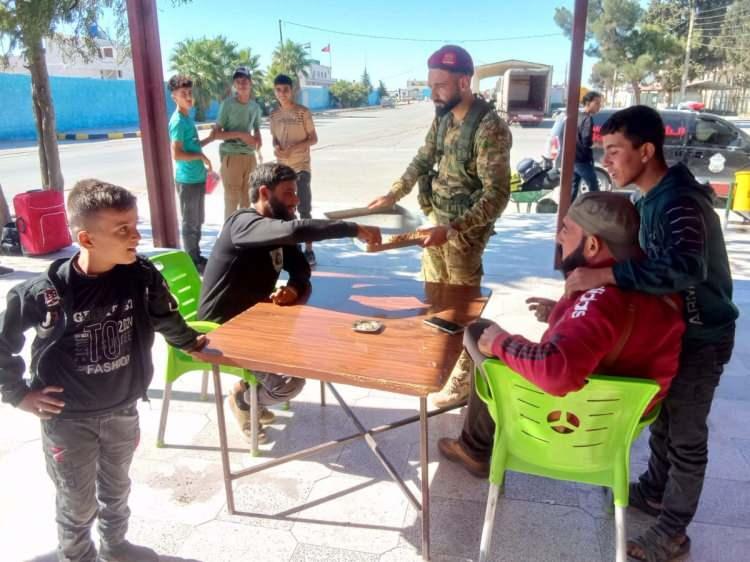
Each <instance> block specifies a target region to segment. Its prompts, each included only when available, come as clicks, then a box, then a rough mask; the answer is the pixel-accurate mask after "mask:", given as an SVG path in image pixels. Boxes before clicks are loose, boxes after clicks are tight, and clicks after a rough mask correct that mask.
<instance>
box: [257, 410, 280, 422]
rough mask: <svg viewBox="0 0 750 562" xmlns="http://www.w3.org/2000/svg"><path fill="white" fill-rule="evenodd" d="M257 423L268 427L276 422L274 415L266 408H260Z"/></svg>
mask: <svg viewBox="0 0 750 562" xmlns="http://www.w3.org/2000/svg"><path fill="white" fill-rule="evenodd" d="M258 421H260V423H262V424H263V425H268V424H271V423H273V422H274V421H276V414H274V413H273V412H272V411H271V410H269V409H268V408H266V407H265V406H261V407H260V415H259V416H258Z"/></svg>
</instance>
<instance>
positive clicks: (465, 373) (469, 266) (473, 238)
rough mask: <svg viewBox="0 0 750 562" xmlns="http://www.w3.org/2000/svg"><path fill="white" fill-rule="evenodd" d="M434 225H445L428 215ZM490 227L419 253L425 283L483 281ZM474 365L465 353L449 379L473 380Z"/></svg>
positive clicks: (459, 283)
mask: <svg viewBox="0 0 750 562" xmlns="http://www.w3.org/2000/svg"><path fill="white" fill-rule="evenodd" d="M429 218H430V221H431V222H432V223H433V224H445V223H446V221H441V220H439V219H436V218H435V216H434V215H432V214H431V215H430V217H429ZM493 226H494V225H489V226H488V227H485V228H483V229H474V230H473V232H472V233H471V235H468V234H459V235H458V236H457V237H456V238H455V239H454V240H450V241H448V242H446V243H445V244H443V245H442V246H432V247H430V248H425V249H424V251H423V252H422V275H423V276H424V280H425V281H427V282H432V283H448V284H450V285H469V286H472V287H477V286H479V284H480V283H481V281H482V274H483V273H484V270H483V269H482V255H483V254H484V249H485V248H486V247H487V241H488V240H489V238H490V235H491V234H492V232H493ZM473 372H474V363H473V362H472V360H471V357H469V355H468V354H467V353H466V352H465V351H464V352H462V353H461V355H460V356H459V358H458V361H457V362H456V365H455V366H454V367H453V371H452V372H451V375H450V377H451V378H454V377H458V378H459V379H460V380H464V378H465V377H470V376H472V374H473Z"/></svg>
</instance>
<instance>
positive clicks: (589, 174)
mask: <svg viewBox="0 0 750 562" xmlns="http://www.w3.org/2000/svg"><path fill="white" fill-rule="evenodd" d="M581 180H583V181H585V182H586V185H587V186H588V188H589V192H591V191H599V179H598V178H597V177H596V169H595V168H594V163H593V162H576V163H575V164H574V165H573V189H572V191H571V193H570V202H571V203H572V202H573V201H575V200H576V197H578V189H579V188H580V187H581Z"/></svg>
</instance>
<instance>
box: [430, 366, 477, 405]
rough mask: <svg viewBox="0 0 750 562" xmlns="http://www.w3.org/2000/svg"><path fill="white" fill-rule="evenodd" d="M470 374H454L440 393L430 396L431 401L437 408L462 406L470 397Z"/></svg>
mask: <svg viewBox="0 0 750 562" xmlns="http://www.w3.org/2000/svg"><path fill="white" fill-rule="evenodd" d="M470 376H471V375H470V373H468V372H454V373H451V376H450V377H449V378H448V380H447V381H446V383H445V386H444V387H443V389H442V390H441V391H440V392H435V393H433V394H430V401H431V402H432V405H433V406H435V407H436V408H445V407H448V406H455V405H457V404H460V403H461V402H463V401H464V400H466V399H467V398H468V397H469V392H471V384H470V381H469V377H470Z"/></svg>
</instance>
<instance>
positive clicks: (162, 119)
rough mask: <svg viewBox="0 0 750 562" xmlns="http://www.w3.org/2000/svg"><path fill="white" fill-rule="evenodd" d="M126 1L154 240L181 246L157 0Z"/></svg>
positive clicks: (166, 246)
mask: <svg viewBox="0 0 750 562" xmlns="http://www.w3.org/2000/svg"><path fill="white" fill-rule="evenodd" d="M126 5H127V11H128V22H129V23H128V27H129V28H130V45H131V49H132V56H133V71H134V73H135V94H136V99H137V101H138V118H139V122H140V126H141V145H142V148H143V163H144V167H145V171H146V188H147V189H148V205H149V211H150V214H151V231H152V234H153V238H154V246H156V247H160V248H179V247H180V238H179V235H178V232H179V231H178V222H177V206H176V204H175V189H174V176H173V175H172V153H171V150H170V144H169V131H168V130H167V123H168V122H169V116H168V115H167V102H166V100H165V96H164V71H163V69H162V63H161V42H160V41H159V22H158V10H157V7H156V0H127V3H126Z"/></svg>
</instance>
